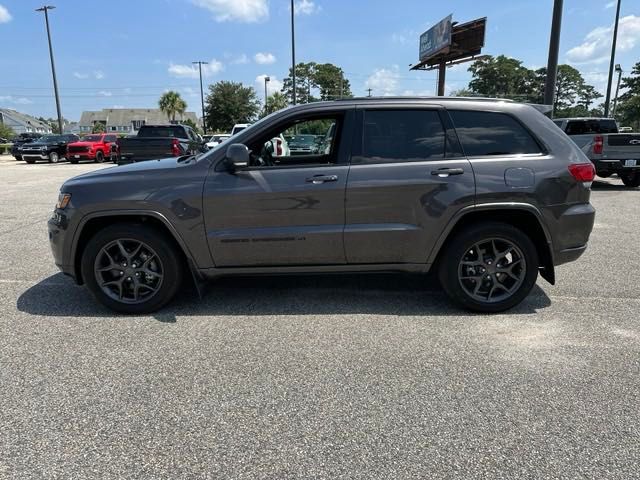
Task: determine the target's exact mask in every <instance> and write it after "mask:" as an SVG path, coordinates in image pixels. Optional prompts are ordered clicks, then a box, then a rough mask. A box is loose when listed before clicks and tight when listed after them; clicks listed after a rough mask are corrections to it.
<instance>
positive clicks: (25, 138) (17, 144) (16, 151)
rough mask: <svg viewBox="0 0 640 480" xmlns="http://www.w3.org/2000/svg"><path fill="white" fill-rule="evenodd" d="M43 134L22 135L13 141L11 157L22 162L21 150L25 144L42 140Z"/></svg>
mask: <svg viewBox="0 0 640 480" xmlns="http://www.w3.org/2000/svg"><path fill="white" fill-rule="evenodd" d="M41 136H42V134H40V133H21V134H20V135H18V136H17V137H16V138H14V139H13V145H12V146H11V155H13V157H14V158H15V159H16V160H22V153H21V152H20V148H21V147H22V145H24V144H25V143H31V142H33V141H34V140H37V139H38V138H40V137H41Z"/></svg>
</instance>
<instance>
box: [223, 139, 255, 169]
mask: <svg viewBox="0 0 640 480" xmlns="http://www.w3.org/2000/svg"><path fill="white" fill-rule="evenodd" d="M226 163H227V166H228V167H229V169H231V170H234V171H235V170H238V169H241V168H245V167H248V166H249V149H248V148H247V147H246V145H243V144H242V143H234V144H233V145H229V147H228V148H227V160H226Z"/></svg>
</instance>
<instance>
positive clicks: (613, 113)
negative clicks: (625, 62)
mask: <svg viewBox="0 0 640 480" xmlns="http://www.w3.org/2000/svg"><path fill="white" fill-rule="evenodd" d="M616 72H617V73H618V85H617V86H616V96H615V97H613V110H612V111H611V116H612V117H613V118H616V107H617V106H618V93H620V80H622V67H621V66H620V64H619V63H618V64H617V65H616Z"/></svg>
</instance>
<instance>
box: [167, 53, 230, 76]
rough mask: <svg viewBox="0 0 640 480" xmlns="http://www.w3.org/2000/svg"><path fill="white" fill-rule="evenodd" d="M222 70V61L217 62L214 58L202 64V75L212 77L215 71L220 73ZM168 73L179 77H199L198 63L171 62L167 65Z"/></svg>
mask: <svg viewBox="0 0 640 480" xmlns="http://www.w3.org/2000/svg"><path fill="white" fill-rule="evenodd" d="M222 70H224V65H223V64H222V62H219V61H218V60H216V59H215V58H213V59H211V60H209V63H208V64H206V65H202V76H203V77H212V76H213V75H216V74H217V73H220V72H221V71H222ZM168 71H169V74H170V75H171V76H173V77H181V78H199V76H200V71H199V69H198V65H193V64H191V65H180V64H176V63H171V64H170V65H169V69H168Z"/></svg>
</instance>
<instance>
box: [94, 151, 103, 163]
mask: <svg viewBox="0 0 640 480" xmlns="http://www.w3.org/2000/svg"><path fill="white" fill-rule="evenodd" d="M95 162H96V163H102V162H104V154H103V153H102V152H97V153H96V159H95Z"/></svg>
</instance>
